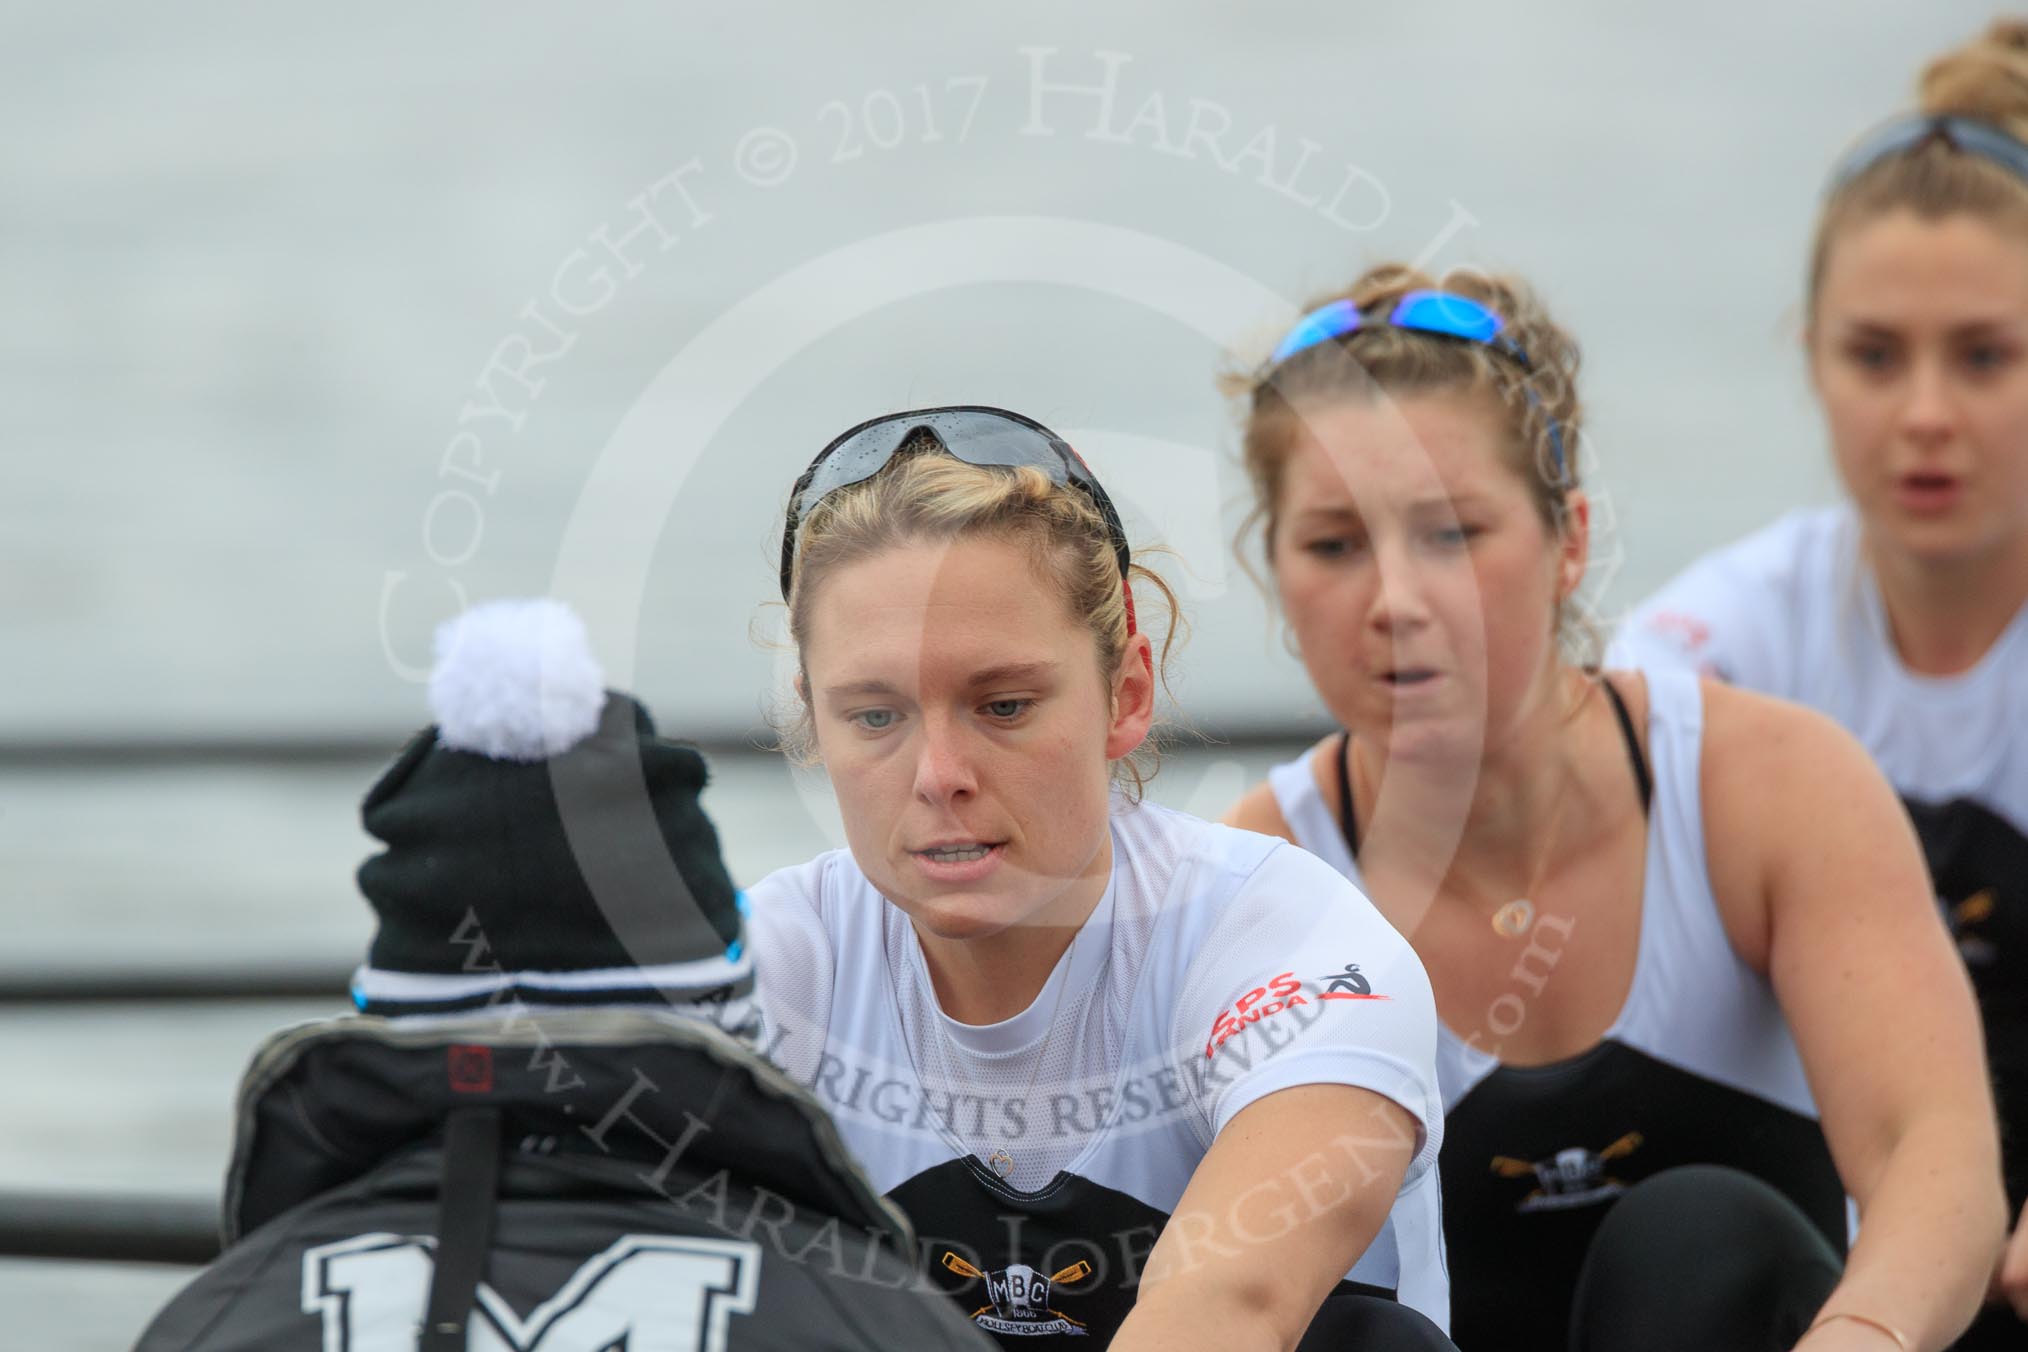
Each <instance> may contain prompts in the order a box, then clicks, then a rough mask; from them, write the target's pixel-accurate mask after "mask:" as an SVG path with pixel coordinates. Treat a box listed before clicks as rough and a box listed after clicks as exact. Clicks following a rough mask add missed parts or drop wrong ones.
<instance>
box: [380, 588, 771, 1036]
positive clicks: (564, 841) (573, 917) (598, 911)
mask: <svg viewBox="0 0 2028 1352" xmlns="http://www.w3.org/2000/svg"><path fill="white" fill-rule="evenodd" d="M430 705H431V710H432V712H433V713H434V714H435V716H436V723H435V724H434V725H433V726H431V727H429V728H426V729H424V730H423V731H422V732H420V733H418V734H417V735H416V736H415V737H414V738H412V739H411V740H410V742H409V744H408V745H407V746H406V747H405V748H404V749H403V750H402V752H401V754H400V756H399V757H398V758H397V759H396V760H395V762H394V764H393V766H392V767H390V768H389V769H388V771H387V772H386V773H385V774H384V775H382V776H381V778H380V781H379V782H378V783H377V784H375V785H374V786H373V789H372V791H371V792H369V793H368V794H367V796H366V803H365V807H364V813H363V815H364V819H365V824H366V829H367V831H368V832H369V833H371V834H372V835H373V836H374V837H375V838H376V839H378V840H379V841H381V842H382V843H383V844H384V845H385V846H386V849H385V850H384V851H382V852H381V853H380V854H377V855H374V856H373V857H372V858H370V859H368V860H367V861H366V862H365V863H364V864H362V865H361V866H360V869H359V888H360V891H362V892H363V893H364V894H365V895H366V899H367V901H368V902H369V903H370V904H371V905H372V906H373V909H374V913H375V914H376V915H377V916H378V917H379V921H380V924H379V930H378V932H377V933H376V934H375V935H374V939H373V945H372V947H371V949H370V950H369V951H368V955H367V960H366V963H365V965H363V966H362V967H360V968H359V970H358V971H357V972H356V973H355V974H354V976H353V986H352V991H353V1001H354V1003H355V1004H357V1005H358V1006H359V1008H360V1009H361V1010H362V1011H364V1012H366V1013H370V1014H390V1015H392V1014H415V1013H425V1012H427V1013H441V1012H448V1011H453V1010H468V1009H473V1008H478V1007H483V1006H487V1005H496V1004H503V1003H508V1004H526V1005H547V1006H554V1005H586V1004H600V1005H607V1004H644V1003H646V1004H664V1005H669V1004H673V1005H677V1006H695V1005H702V1006H707V1007H709V1008H708V1010H707V1011H700V1012H708V1013H710V1015H711V1016H712V1017H713V1018H714V1020H715V1021H718V1022H720V1023H721V1025H722V1026H744V1025H745V1024H746V1022H747V1020H748V1011H749V997H750V995H751V993H752V989H753V963H752V958H751V957H750V956H749V955H748V954H747V953H746V952H745V943H744V934H743V929H742V924H741V914H740V907H741V904H742V899H741V897H740V895H739V893H738V891H737V889H735V888H734V887H733V885H732V879H731V877H730V876H729V875H728V874H727V872H726V868H725V862H724V860H723V858H722V857H721V856H720V854H719V848H718V833H717V832H716V831H715V830H714V829H713V828H712V825H711V820H710V818H709V817H707V816H706V815H705V813H704V809H703V807H702V805H701V804H700V802H699V795H700V794H701V793H702V791H703V789H704V785H705V780H706V769H705V764H704V758H703V757H702V756H701V755H699V754H698V753H697V751H695V750H694V749H692V748H690V747H686V746H681V745H678V744H677V743H675V742H672V741H669V740H667V739H666V738H663V737H660V736H657V735H656V733H655V726H654V722H653V720H652V719H651V718H650V717H649V715H648V711H647V710H646V709H645V708H643V707H642V706H641V704H640V703H639V702H638V701H636V700H635V699H633V698H632V697H631V696H628V695H625V694H621V693H618V692H613V691H607V690H605V689H604V687H603V677H602V675H601V673H600V671H599V668H598V666H597V663H596V662H595V661H594V660H593V658H592V656H591V652H590V648H589V645H588V644H587V642H586V638H585V632H584V626H583V624H582V623H581V622H580V621H579V620H578V618H577V616H576V615H574V614H573V613H571V611H570V610H569V609H568V608H567V607H565V606H564V605H563V604H562V603H561V602H558V601H550V600H536V601H496V602H490V603H487V604H484V605H480V606H477V607H474V608H473V609H471V610H469V611H467V612H465V613H464V614H463V615H460V616H458V617H457V618H456V619H454V620H451V621H450V622H449V623H447V624H446V625H445V626H444V627H443V628H442V629H441V630H439V631H438V634H437V666H436V668H435V670H434V672H433V673H432V675H431V678H430Z"/></svg>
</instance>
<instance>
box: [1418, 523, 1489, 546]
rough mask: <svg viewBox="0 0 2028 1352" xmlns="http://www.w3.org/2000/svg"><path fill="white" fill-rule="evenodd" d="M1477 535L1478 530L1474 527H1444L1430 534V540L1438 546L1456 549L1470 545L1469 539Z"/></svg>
mask: <svg viewBox="0 0 2028 1352" xmlns="http://www.w3.org/2000/svg"><path fill="white" fill-rule="evenodd" d="M1478 533H1479V532H1478V528H1477V527H1475V526H1445V527H1443V528H1442V529H1440V530H1435V531H1432V532H1430V538H1431V539H1433V540H1435V541H1436V542H1437V543H1438V544H1440V545H1449V546H1452V547H1456V546H1458V545H1463V544H1468V543H1470V541H1471V538H1472V537H1473V536H1474V535H1477V534H1478Z"/></svg>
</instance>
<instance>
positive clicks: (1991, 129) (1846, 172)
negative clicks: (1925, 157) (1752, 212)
mask: <svg viewBox="0 0 2028 1352" xmlns="http://www.w3.org/2000/svg"><path fill="white" fill-rule="evenodd" d="M1931 141H1942V142H1943V143H1944V144H1945V145H1947V146H1950V147H1951V148H1952V149H1954V150H1961V151H1963V152H1964V153H1965V154H1967V155H1977V156H1978V157H1979V158H1980V159H1982V160H1989V161H1991V162H1992V163H1994V164H1997V165H1999V166H2000V167H2001V168H2002V169H2005V170H2006V171H2007V172H2008V173H2010V174H2012V175H2014V177H2016V178H2018V179H2020V180H2022V181H2023V182H2024V183H2028V145H2023V144H2022V143H2021V142H2019V141H2017V140H2015V139H2014V138H2013V137H2012V136H2009V135H2008V134H2007V133H2006V132H2004V131H2002V130H2001V129H2000V128H1998V127H1996V126H1994V125H1993V124H1992V123H1990V122H1980V121H1977V120H1976V119H1973V118H1969V117H1924V116H1917V117H1904V118H1897V119H1896V120H1895V121H1893V122H1889V123H1888V124H1887V125H1886V126H1884V127H1881V128H1880V129H1879V130H1877V131H1875V132H1873V133H1872V134H1871V135H1869V136H1867V137H1866V139H1865V140H1863V141H1861V142H1860V143H1859V144H1858V145H1856V146H1854V147H1853V148H1852V151H1851V153H1849V154H1848V155H1846V156H1845V158H1844V159H1842V160H1840V161H1838V167H1837V168H1835V169H1833V170H1832V171H1831V182H1830V185H1829V186H1828V187H1827V188H1826V189H1825V190H1824V191H1825V194H1826V195H1827V196H1828V195H1829V194H1832V193H1835V192H1837V191H1838V190H1839V189H1840V188H1843V187H1844V186H1845V185H1846V184H1847V183H1850V182H1851V181H1852V180H1853V179H1855V178H1857V177H1859V175H1861V174H1863V173H1865V172H1866V171H1867V170H1868V169H1871V168H1872V167H1873V166H1874V165H1876V164H1878V163H1880V161H1882V160H1884V159H1888V158H1890V157H1891V156H1894V155H1906V154H1908V153H1909V152H1910V151H1913V150H1919V149H1921V148H1922V147H1923V146H1925V145H1928V144H1929V143H1930V142H1931Z"/></svg>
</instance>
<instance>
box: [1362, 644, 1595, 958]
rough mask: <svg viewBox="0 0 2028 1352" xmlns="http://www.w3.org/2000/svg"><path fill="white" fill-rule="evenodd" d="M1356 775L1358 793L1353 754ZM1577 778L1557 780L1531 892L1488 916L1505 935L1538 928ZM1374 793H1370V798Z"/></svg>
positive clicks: (1584, 699)
mask: <svg viewBox="0 0 2028 1352" xmlns="http://www.w3.org/2000/svg"><path fill="white" fill-rule="evenodd" d="M1592 689H1593V685H1592V682H1590V681H1586V682H1585V688H1584V693H1583V694H1582V695H1580V696H1579V697H1578V707H1577V712H1576V713H1574V714H1573V715H1572V716H1573V717H1576V716H1577V714H1581V713H1582V712H1583V710H1584V706H1585V704H1586V703H1588V702H1589V701H1590V699H1591V692H1592ZM1347 736H1350V734H1349V733H1348V734H1347ZM1352 778H1353V781H1354V782H1353V784H1351V785H1348V786H1347V787H1348V789H1352V790H1353V791H1354V792H1355V793H1356V786H1357V783H1358V781H1359V780H1360V779H1362V778H1364V776H1362V775H1361V774H1360V764H1359V760H1358V758H1357V757H1356V756H1355V757H1353V761H1352ZM1574 778H1576V775H1575V774H1574V773H1572V772H1569V771H1566V773H1565V774H1564V775H1563V776H1562V777H1561V778H1560V779H1559V780H1558V782H1557V786H1556V808H1555V810H1554V811H1553V812H1552V813H1551V814H1550V818H1549V829H1548V830H1547V831H1546V832H1544V836H1545V844H1544V845H1543V849H1542V862H1541V863H1539V864H1537V865H1536V866H1535V873H1534V875H1533V876H1532V877H1531V878H1530V879H1529V880H1528V890H1527V892H1526V893H1524V894H1523V895H1521V896H1518V897H1516V898H1514V899H1513V900H1512V901H1510V902H1508V903H1507V904H1506V905H1504V906H1501V907H1500V908H1499V909H1497V910H1495V911H1494V912H1493V914H1492V915H1491V916H1490V917H1488V920H1489V922H1490V923H1491V925H1492V926H1493V933H1495V934H1497V935H1499V936H1500V937H1501V938H1503V939H1518V938H1520V937H1521V936H1522V935H1524V934H1526V933H1528V931H1529V930H1531V929H1533V928H1535V902H1534V900H1533V898H1534V897H1535V896H1538V895H1540V893H1541V891H1542V881H1543V879H1545V878H1547V877H1548V876H1549V866H1550V864H1551V863H1552V862H1554V860H1555V858H1556V836H1557V833H1558V832H1559V831H1561V830H1562V829H1563V813H1564V809H1565V808H1566V807H1568V806H1569V803H1570V781H1571V780H1572V779H1574ZM1371 796H1372V795H1370V794H1369V795H1368V797H1369V798H1370V797H1371Z"/></svg>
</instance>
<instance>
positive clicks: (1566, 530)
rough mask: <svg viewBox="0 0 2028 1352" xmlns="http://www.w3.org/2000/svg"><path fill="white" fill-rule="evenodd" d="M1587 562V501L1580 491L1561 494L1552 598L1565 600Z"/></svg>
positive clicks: (1589, 536)
mask: <svg viewBox="0 0 2028 1352" xmlns="http://www.w3.org/2000/svg"><path fill="white" fill-rule="evenodd" d="M1590 563H1591V499H1590V498H1588V497H1586V496H1585V493H1584V490H1583V489H1581V488H1573V489H1571V490H1570V491H1569V492H1568V493H1566V494H1564V495H1563V533H1562V538H1561V539H1560V540H1559V541H1558V542H1557V560H1556V599H1557V600H1558V601H1559V602H1561V601H1568V600H1569V599H1570V597H1571V594H1572V593H1573V592H1575V591H1576V590H1577V589H1578V587H1579V586H1580V585H1581V584H1582V583H1583V582H1584V570H1585V569H1586V568H1587V567H1588V566H1589V565H1590Z"/></svg>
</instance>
